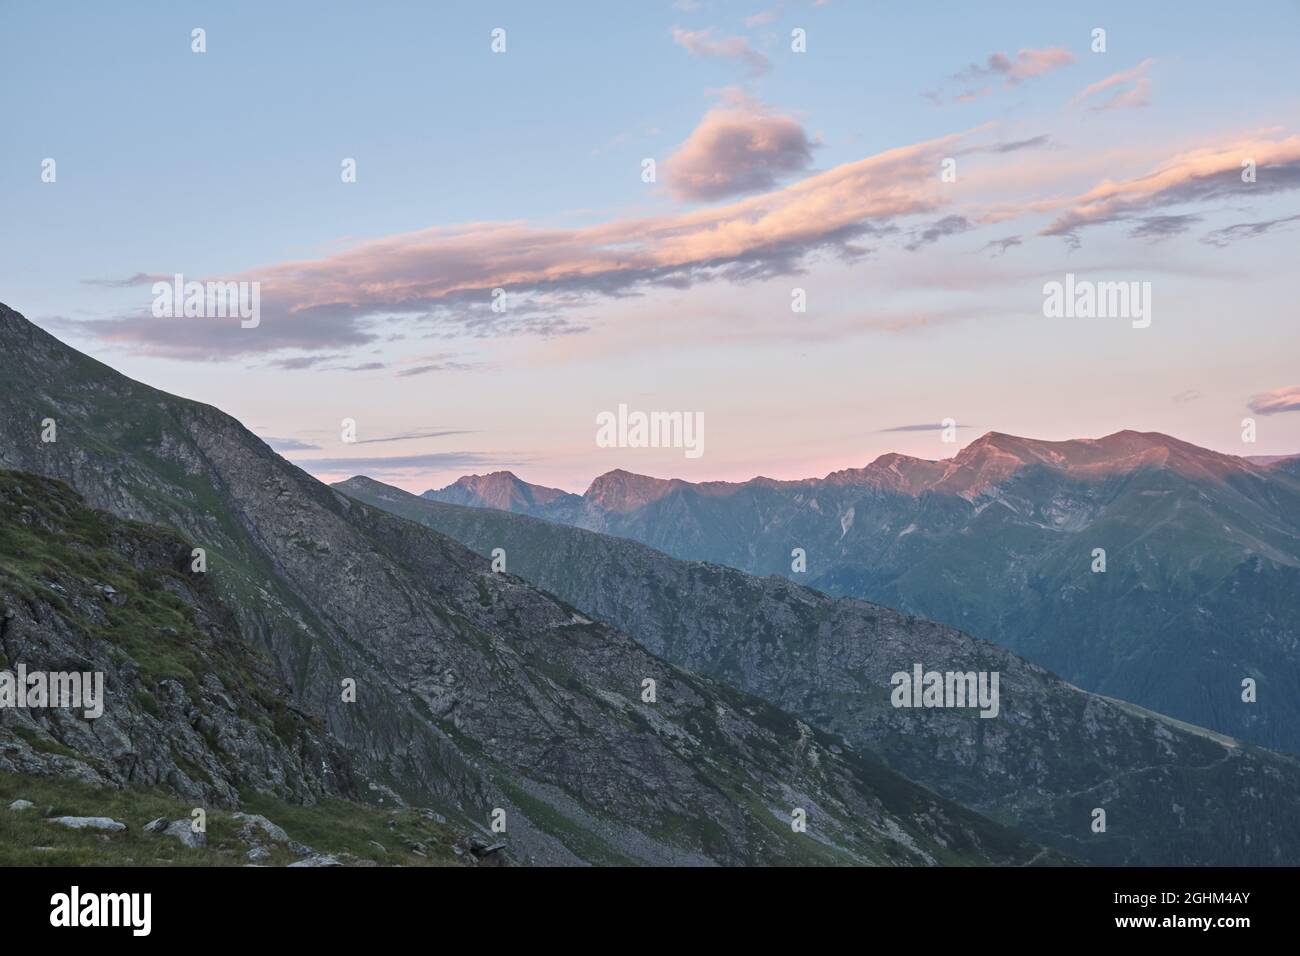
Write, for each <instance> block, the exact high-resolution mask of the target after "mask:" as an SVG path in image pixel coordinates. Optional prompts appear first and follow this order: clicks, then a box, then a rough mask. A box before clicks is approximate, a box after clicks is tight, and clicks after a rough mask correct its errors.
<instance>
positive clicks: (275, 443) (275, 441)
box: [258, 435, 320, 452]
mask: <svg viewBox="0 0 1300 956" xmlns="http://www.w3.org/2000/svg"><path fill="white" fill-rule="evenodd" d="M258 437H260V438H261V439H262V441H264V442H266V443H267V444H268V445H270V446H271V447H272V448H273V449H275V450H276V451H278V452H286V451H320V445H313V444H311V442H305V441H299V440H298V439H296V438H271V437H269V436H267V435H260V436H258Z"/></svg>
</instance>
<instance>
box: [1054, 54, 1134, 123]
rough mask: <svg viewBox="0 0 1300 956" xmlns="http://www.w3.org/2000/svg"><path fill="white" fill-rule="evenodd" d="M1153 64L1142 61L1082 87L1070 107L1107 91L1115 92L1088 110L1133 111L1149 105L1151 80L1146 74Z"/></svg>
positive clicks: (1071, 101)
mask: <svg viewBox="0 0 1300 956" xmlns="http://www.w3.org/2000/svg"><path fill="white" fill-rule="evenodd" d="M1154 62H1155V61H1154V60H1150V59H1147V60H1143V61H1142V62H1141V63H1139V64H1138V65H1137V66H1135V67H1133V68H1132V69H1129V70H1122V71H1120V72H1119V73H1112V74H1111V75H1110V76H1108V77H1106V78H1105V79H1104V80H1098V81H1097V82H1096V83H1093V84H1091V85H1090V86H1086V87H1084V88H1083V89H1082V90H1081V91H1079V93H1078V94H1077V95H1076V96H1075V97H1074V99H1072V100H1070V105H1071V106H1079V105H1081V104H1083V103H1086V102H1087V101H1088V100H1090V99H1091V98H1092V97H1094V96H1096V95H1097V94H1098V93H1104V92H1106V91H1107V90H1115V92H1114V93H1112V94H1111V96H1110V97H1109V98H1108V99H1105V100H1102V101H1101V102H1100V103H1097V104H1094V105H1092V106H1090V107H1089V109H1091V110H1094V111H1100V110H1114V109H1133V108H1135V107H1139V106H1148V105H1150V94H1151V80H1150V78H1149V77H1148V76H1147V75H1146V72H1147V69H1148V68H1149V67H1150V66H1151V64H1152V63H1154ZM1117 87H1118V89H1117Z"/></svg>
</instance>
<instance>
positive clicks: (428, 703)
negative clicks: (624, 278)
mask: <svg viewBox="0 0 1300 956" xmlns="http://www.w3.org/2000/svg"><path fill="white" fill-rule="evenodd" d="M0 346H2V347H3V351H4V354H5V356H6V361H7V363H8V364H7V367H6V374H5V376H4V378H3V379H0V464H4V465H7V466H10V467H16V468H24V469H27V470H30V471H35V472H38V473H41V474H45V475H50V476H56V477H59V478H61V479H63V480H65V481H67V482H68V483H69V484H71V485H72V486H73V487H75V488H76V489H77V490H78V491H79V492H80V493H81V494H83V495H84V496H85V498H86V499H87V501H88V502H89V503H91V504H92V505H94V506H96V507H99V508H103V509H106V510H110V511H112V512H114V513H116V514H118V515H121V516H126V517H132V518H141V519H145V518H147V519H149V520H151V521H154V522H158V523H161V524H166V525H168V526H170V527H173V528H176V529H179V530H181V531H182V532H183V533H184V534H185V535H186V536H187V537H188V538H189V539H190V540H191V541H192V542H193V543H194V544H195V545H196V546H198V547H202V548H205V549H206V550H207V560H208V566H209V573H210V574H211V575H212V577H213V580H214V583H215V586H216V587H217V589H218V591H219V592H220V593H221V594H222V595H223V596H224V597H225V598H226V599H227V601H228V603H229V605H230V607H231V608H232V610H233V612H234V613H235V615H236V616H237V618H238V621H239V624H240V626H241V628H242V630H243V632H244V634H245V636H246V637H247V638H248V639H250V640H252V641H253V642H255V643H256V644H257V645H258V646H260V647H262V648H264V649H265V650H266V652H267V653H268V655H269V656H270V657H271V659H272V660H274V661H275V663H276V666H277V669H278V671H279V673H280V676H281V677H282V678H283V679H284V680H285V681H286V682H287V683H288V684H290V685H291V686H292V687H293V691H294V694H295V696H296V698H297V699H298V700H299V701H300V702H301V703H302V704H303V705H304V706H305V707H307V708H308V709H311V710H314V711H316V712H319V713H321V714H322V715H323V717H324V719H325V722H326V726H327V728H328V729H329V730H330V731H331V732H332V733H333V734H334V735H335V736H336V737H337V738H338V739H339V740H340V741H341V742H342V743H343V744H344V745H345V746H346V747H347V748H348V750H349V752H350V754H351V755H352V756H353V757H354V759H355V761H356V763H357V768H358V771H359V772H361V773H364V774H365V775H366V776H367V778H368V780H369V783H368V786H373V787H391V788H392V789H393V790H395V791H397V792H399V793H401V794H404V795H406V796H407V797H408V798H410V799H412V800H413V801H418V802H421V803H426V802H428V801H430V800H434V801H436V802H439V803H441V804H446V805H450V806H454V807H455V808H457V809H458V811H459V812H461V813H463V814H464V816H465V817H466V818H467V819H470V820H474V821H478V822H480V823H481V824H486V823H487V822H488V821H489V819H491V818H492V817H493V816H494V815H495V814H496V812H497V811H503V812H504V820H505V821H506V832H505V835H504V837H503V839H505V840H506V841H507V842H508V844H509V846H510V851H511V853H512V854H514V855H515V856H516V857H517V858H519V859H521V860H523V861H535V862H551V863H575V862H588V863H600V862H652V863H728V864H735V863H778V862H788V863H798V862H859V863H922V864H923V863H938V862H990V861H999V862H1024V861H1029V860H1034V859H1044V857H1043V856H1042V855H1041V854H1040V849H1039V847H1037V846H1036V845H1032V844H1031V843H1029V842H1028V841H1026V840H1024V839H1023V838H1022V837H1020V836H1019V835H1017V834H1015V833H1012V832H1010V831H1007V830H1005V829H1003V828H1002V827H999V826H996V825H994V824H991V823H989V822H988V821H987V820H985V819H984V818H982V817H979V816H977V815H975V814H973V813H971V812H969V811H967V810H964V809H962V808H960V807H958V806H956V805H954V804H952V803H950V802H948V801H946V800H944V799H942V798H940V797H937V796H935V795H934V794H933V793H931V792H930V791H928V790H925V789H923V788H921V787H919V786H917V785H915V784H912V783H910V782H908V781H907V780H905V779H903V778H902V777H900V776H898V775H897V774H896V773H894V772H892V771H889V770H888V769H886V768H885V767H884V766H883V765H881V764H880V763H879V762H878V761H877V760H875V759H874V758H867V757H860V756H858V755H856V754H854V753H852V752H851V751H849V750H848V749H846V748H845V747H844V746H843V745H842V743H841V742H839V741H837V740H835V739H834V738H832V737H830V736H828V735H826V734H825V733H823V732H820V731H815V730H813V729H812V728H810V727H809V726H808V725H807V724H806V723H804V722H802V721H799V720H796V719H794V718H791V717H789V716H788V715H786V714H784V713H782V712H780V711H778V710H777V709H775V708H773V707H772V706H771V705H770V704H766V703H764V702H762V701H760V700H758V699H756V698H754V697H750V696H746V695H744V694H741V693H738V692H735V691H732V690H729V689H728V688H725V687H723V686H720V685H718V684H715V683H714V682H713V681H710V680H708V679H703V678H699V677H696V676H693V675H691V674H689V673H687V672H685V671H682V670H680V669H678V668H676V667H673V666H671V665H669V664H667V663H665V662H664V661H662V660H661V659H659V658H657V657H655V656H653V655H652V654H651V653H650V652H648V651H647V650H645V649H644V648H643V647H641V646H640V645H638V644H637V643H636V642H634V641H633V640H632V639H630V638H629V637H627V636H626V635H624V634H622V633H621V632H619V631H617V630H615V629H614V628H612V627H610V626H608V625H606V624H603V623H600V622H595V621H592V620H590V619H588V618H587V617H585V616H583V615H582V614H580V613H578V612H577V611H576V609H575V608H573V607H572V606H570V605H567V604H565V603H563V602H561V601H559V600H557V599H555V598H553V597H551V596H549V595H547V594H544V593H542V592H540V591H537V590H535V589H534V588H532V587H530V586H528V585H526V584H525V583H524V582H522V581H521V580H519V579H517V578H514V577H511V576H509V575H504V574H497V573H494V572H492V571H491V570H490V568H489V565H488V563H487V562H486V561H485V560H483V559H482V558H480V557H478V556H477V555H475V554H473V553H472V552H471V551H469V550H468V549H466V548H464V547H463V546H461V545H459V544H457V543H456V542H454V541H452V540H450V539H448V538H445V537H443V536H441V535H439V534H437V533H435V532H433V531H431V530H429V529H428V528H425V527H422V526H419V525H416V524H413V523H411V522H407V521H405V520H403V519H399V518H396V517H393V516H391V515H388V514H386V513H384V512H382V511H380V510H377V509H373V508H370V507H368V506H366V505H363V504H361V503H359V502H357V501H355V500H354V499H352V498H349V497H347V496H345V495H342V494H340V493H337V492H334V491H332V490H330V489H329V488H327V487H325V486H324V485H321V484H320V483H319V482H316V481H315V480H313V479H311V478H310V477H309V476H307V475H306V474H304V473H303V472H302V471H300V470H298V469H297V468H294V467H293V466H292V465H290V464H289V463H287V462H285V461H284V460H283V459H281V458H280V457H279V456H277V455H276V454H275V453H274V452H272V451H271V450H270V449H269V448H267V447H266V446H265V445H264V444H263V443H262V442H260V441H259V440H258V439H257V438H256V437H255V436H253V435H251V434H250V433H249V432H248V431H247V430H246V429H244V428H243V427H242V426H240V425H239V424H238V423H237V422H235V421H234V420H233V419H231V418H229V417H228V416H225V415H223V414H221V413H220V412H218V411H216V410H215V409H213V408H210V407H207V406H203V405H199V404H196V403H193V402H187V401H184V400H181V399H177V398H174V397H172V396H168V395H165V394H163V393H160V392H157V391H155V390H153V389H150V388H148V387H146V386H142V385H139V384H137V383H135V382H132V381H130V380H128V379H126V378H124V377H123V376H121V375H118V374H117V373H115V372H113V371H112V370H110V369H108V368H107V367H105V366H103V365H101V364H99V363H97V362H94V361H93V360H90V359H88V358H86V357H85V356H82V355H80V354H79V353H77V352H75V351H73V350H71V349H69V348H67V347H66V346H63V345H62V344H61V343H59V342H57V341H56V340H54V339H53V338H51V337H50V336H48V335H46V334H45V333H43V332H41V331H40V330H39V329H36V328H35V327H34V326H32V325H30V324H29V323H27V322H26V321H25V320H23V319H22V318H21V317H20V316H18V315H17V314H16V313H13V312H12V311H10V310H7V309H3V308H0ZM46 419H52V420H53V421H54V422H55V423H56V425H57V440H55V441H52V442H45V441H42V440H41V435H42V427H43V426H42V422H43V421H45V420H46ZM647 679H649V680H653V681H654V682H655V688H656V694H655V699H654V701H653V702H651V701H649V700H647V699H643V696H642V695H643V694H644V692H645V688H646V686H647V685H646V684H645V681H646V680H647ZM349 687H351V688H353V689H354V690H355V699H349V696H348V689H349ZM796 809H801V810H804V811H805V812H806V813H807V818H808V820H809V824H808V827H807V831H806V832H796V831H795V830H794V829H793V828H792V826H791V820H792V814H793V811H795V810H796Z"/></svg>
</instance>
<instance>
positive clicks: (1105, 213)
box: [1042, 135, 1300, 236]
mask: <svg viewBox="0 0 1300 956" xmlns="http://www.w3.org/2000/svg"><path fill="white" fill-rule="evenodd" d="M1247 159H1250V160H1253V161H1254V162H1255V164H1256V167H1257V168H1258V169H1260V170H1263V171H1264V172H1261V173H1260V174H1259V176H1258V181H1257V182H1255V183H1250V184H1246V183H1243V182H1242V179H1241V169H1242V163H1243V162H1244V161H1245V160H1247ZM1297 187H1300V136H1294V135H1293V136H1290V137H1287V138H1286V139H1281V140H1263V139H1245V140H1238V141H1236V142H1233V143H1229V144H1227V145H1225V146H1210V147H1204V148H1201V149H1195V150H1191V151H1189V152H1185V153H1180V154H1178V155H1176V156H1174V157H1173V158H1172V159H1170V160H1168V161H1167V162H1166V163H1165V164H1164V165H1163V166H1162V167H1161V168H1159V169H1157V170H1155V171H1154V172H1152V173H1150V174H1149V175H1146V176H1140V177H1137V178H1134V179H1127V180H1121V181H1119V182H1114V181H1111V180H1105V181H1104V182H1102V183H1101V184H1099V185H1098V186H1096V187H1094V188H1093V189H1091V190H1089V191H1088V192H1086V193H1084V194H1082V195H1080V196H1076V197H1075V198H1074V199H1072V200H1070V201H1069V202H1068V204H1067V209H1066V211H1065V212H1063V213H1062V214H1060V215H1059V216H1058V217H1057V218H1056V219H1055V220H1054V221H1053V222H1052V223H1051V225H1049V226H1048V227H1047V228H1046V229H1045V230H1043V232H1042V235H1048V236H1062V235H1071V234H1073V233H1074V232H1075V231H1076V230H1078V229H1080V228H1082V227H1084V226H1091V225H1099V224H1101V223H1106V222H1115V221H1118V220H1121V219H1127V218H1129V217H1131V216H1132V215H1134V214H1136V213H1139V212H1143V211H1145V210H1149V209H1153V208H1158V207H1164V206H1173V205H1178V204H1181V203H1186V202H1192V201H1201V200H1207V199H1219V198H1224V197H1228V196H1231V197H1234V198H1239V199H1240V198H1251V197H1256V196H1260V195H1264V194H1267V193H1269V192H1272V191H1275V190H1282V189H1295V188H1297Z"/></svg>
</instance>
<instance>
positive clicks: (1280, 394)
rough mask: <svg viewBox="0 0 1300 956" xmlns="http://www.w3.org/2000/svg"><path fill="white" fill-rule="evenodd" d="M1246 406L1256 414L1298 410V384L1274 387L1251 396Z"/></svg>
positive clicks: (1299, 398)
mask: <svg viewBox="0 0 1300 956" xmlns="http://www.w3.org/2000/svg"><path fill="white" fill-rule="evenodd" d="M1248 407H1249V408H1250V410H1251V411H1252V412H1254V413H1255V414H1256V415H1276V414H1278V413H1279V412H1300V385H1292V386H1290V387H1287V388H1275V389H1273V390H1272V391H1271V392H1261V393H1260V394H1258V395H1254V396H1252V397H1251V399H1250V402H1249V405H1248Z"/></svg>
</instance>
